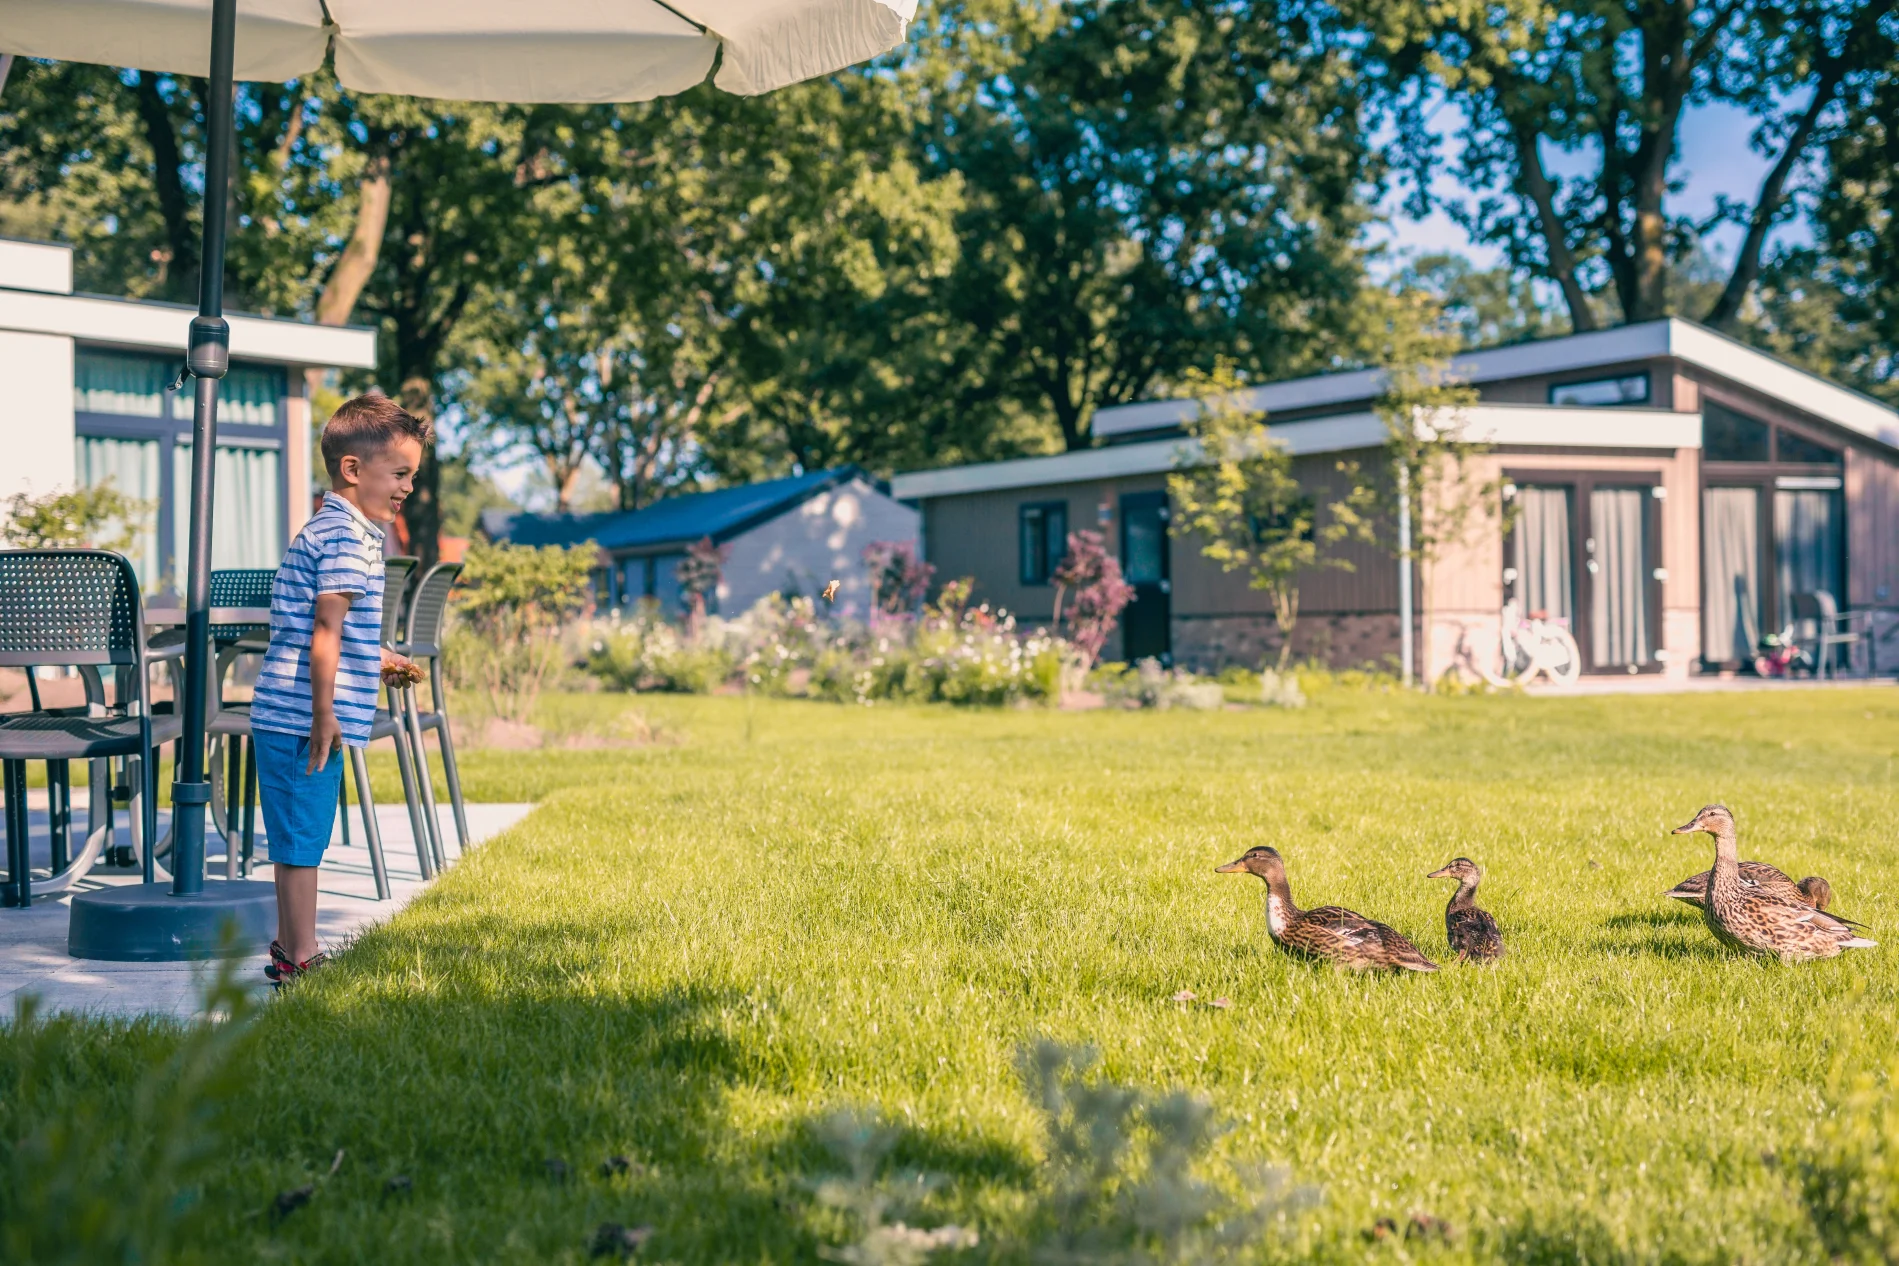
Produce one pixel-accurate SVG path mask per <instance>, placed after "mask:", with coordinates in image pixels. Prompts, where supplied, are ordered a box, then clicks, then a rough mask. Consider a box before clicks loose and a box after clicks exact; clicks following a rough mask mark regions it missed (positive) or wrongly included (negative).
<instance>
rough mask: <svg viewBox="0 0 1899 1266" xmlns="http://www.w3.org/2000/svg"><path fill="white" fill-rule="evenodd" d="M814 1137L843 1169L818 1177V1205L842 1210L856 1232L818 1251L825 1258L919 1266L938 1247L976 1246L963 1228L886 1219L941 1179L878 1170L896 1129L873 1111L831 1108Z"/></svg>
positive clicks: (874, 1265) (858, 1264)
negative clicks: (841, 1242)
mask: <svg viewBox="0 0 1899 1266" xmlns="http://www.w3.org/2000/svg"><path fill="white" fill-rule="evenodd" d="M818 1135H819V1137H820V1138H821V1139H822V1140H823V1142H824V1146H825V1148H826V1149H827V1150H828V1151H829V1152H830V1153H831V1155H832V1157H833V1158H834V1159H835V1160H836V1161H837V1162H838V1163H839V1164H840V1165H842V1166H843V1170H844V1172H842V1173H838V1174H832V1175H830V1176H829V1177H826V1178H824V1179H822V1180H820V1181H819V1183H818V1184H817V1197H818V1203H819V1204H821V1205H824V1206H826V1207H827V1208H831V1209H836V1210H837V1211H838V1212H840V1213H842V1214H843V1215H844V1216H845V1217H846V1218H847V1219H848V1220H849V1221H850V1222H851V1223H852V1225H853V1227H854V1229H855V1231H856V1233H857V1238H856V1239H855V1240H853V1241H852V1242H851V1243H849V1244H846V1245H845V1246H843V1247H842V1248H821V1249H819V1250H818V1253H819V1255H820V1256H821V1257H823V1258H824V1259H825V1260H827V1261H833V1262H844V1263H847V1266H922V1263H924V1262H926V1261H928V1260H929V1259H930V1256H931V1255H932V1254H933V1253H936V1252H939V1251H941V1250H944V1249H960V1248H974V1247H975V1246H976V1233H975V1232H974V1231H971V1230H968V1229H966V1228H964V1227H960V1226H940V1227H936V1228H935V1229H933V1230H924V1229H922V1228H920V1227H913V1226H909V1225H907V1224H905V1223H904V1222H903V1221H901V1220H896V1221H886V1218H887V1217H889V1216H890V1215H892V1214H901V1213H903V1212H904V1211H905V1210H907V1209H909V1208H912V1207H913V1206H915V1204H916V1203H917V1202H918V1201H920V1200H922V1198H923V1197H924V1196H926V1195H928V1194H929V1193H930V1192H931V1191H932V1190H934V1189H935V1188H936V1187H937V1186H938V1185H939V1184H940V1182H941V1180H940V1179H939V1178H937V1177H936V1176H935V1175H931V1174H922V1173H918V1172H916V1171H915V1170H901V1171H898V1172H897V1173H894V1174H885V1173H884V1172H883V1170H884V1163H885V1162H886V1161H887V1160H888V1159H889V1157H890V1152H891V1149H892V1148H894V1147H895V1146H896V1143H897V1131H896V1130H895V1129H893V1128H892V1127H890V1126H889V1125H887V1124H886V1123H885V1122H884V1121H883V1120H882V1119H881V1118H880V1117H878V1116H877V1115H876V1114H875V1113H870V1112H860V1111H855V1110H851V1109H845V1110H842V1111H839V1112H834V1113H832V1114H831V1115H830V1116H828V1117H826V1118H825V1119H824V1121H823V1122H821V1123H820V1124H819V1126H818Z"/></svg>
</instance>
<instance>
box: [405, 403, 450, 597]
mask: <svg viewBox="0 0 1899 1266" xmlns="http://www.w3.org/2000/svg"><path fill="white" fill-rule="evenodd" d="M397 402H398V403H399V404H401V405H402V407H403V408H404V409H407V410H408V411H409V412H410V413H412V414H414V415H415V416H416V417H418V418H420V419H422V420H423V421H424V422H427V423H429V424H430V425H431V426H433V425H434V424H435V382H434V379H433V378H432V376H431V375H430V374H429V373H428V371H426V370H422V369H411V370H405V371H404V372H403V374H402V387H401V391H400V394H399V396H398V397H397ZM402 521H403V523H404V524H405V525H407V527H408V529H409V552H410V553H411V554H414V555H415V556H416V558H417V559H418V560H420V561H418V562H417V564H416V570H417V571H418V572H420V571H426V570H427V569H429V568H430V567H433V566H434V565H435V563H436V560H437V559H439V558H440V557H441V536H442V467H441V464H440V463H439V462H437V461H436V460H435V450H434V449H433V448H432V447H431V448H430V449H429V451H428V452H426V453H424V454H423V456H422V468H421V469H420V470H418V471H416V473H415V491H414V492H412V493H410V494H409V499H408V500H407V501H405V502H403V503H402Z"/></svg>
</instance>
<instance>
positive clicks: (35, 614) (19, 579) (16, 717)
mask: <svg viewBox="0 0 1899 1266" xmlns="http://www.w3.org/2000/svg"><path fill="white" fill-rule="evenodd" d="M147 664H148V661H147V658H146V645H145V625H144V608H143V605H142V603H141V602H140V599H139V589H138V577H137V576H136V575H134V574H133V572H132V565H131V564H130V563H129V562H127V561H126V560H125V558H124V557H123V556H121V555H119V554H113V553H108V552H106V551H104V550H44V549H34V550H4V551H0V667H8V668H25V669H27V670H28V671H29V675H30V673H31V670H33V669H34V668H37V667H40V666H52V665H68V666H75V667H78V668H79V669H80V670H81V673H82V675H84V676H85V677H86V679H87V697H88V704H87V707H86V708H85V709H83V711H82V710H81V709H77V708H65V709H57V710H41V711H36V712H27V713H15V714H12V715H9V716H6V717H4V718H0V766H4V782H5V790H6V800H7V812H6V836H7V880H6V884H5V888H4V900H5V903H6V904H8V905H18V906H26V905H30V904H32V900H33V887H34V880H33V873H32V864H31V859H32V854H31V851H30V848H29V841H28V838H27V830H28V825H29V821H30V820H29V818H28V816H27V808H26V765H27V764H28V763H29V762H32V761H45V762H47V763H48V767H49V769H51V768H52V767H53V766H55V765H57V764H59V763H60V762H67V761H75V760H83V761H88V762H96V763H94V764H92V765H91V770H92V773H93V777H92V779H91V780H90V781H91V782H92V783H93V785H94V787H95V788H97V787H100V786H102V785H103V784H105V783H106V782H108V781H109V779H108V778H107V777H106V776H105V766H106V764H107V763H108V762H110V761H112V760H114V759H121V760H124V761H126V763H127V765H128V769H129V772H130V774H131V778H132V787H133V792H132V805H131V807H132V830H133V836H134V844H135V846H136V847H137V850H138V853H139V856H140V858H141V859H142V862H143V865H144V870H145V881H146V882H147V883H151V882H153V880H154V879H155V878H156V874H155V870H154V865H155V862H154V852H155V850H154V849H153V847H152V845H153V843H154V842H155V840H156V837H157V833H158V808H157V804H158V802H157V795H156V792H157V766H158V762H157V759H156V748H157V747H158V746H159V745H160V744H161V743H168V742H173V741H175V740H176V739H177V738H178V737H179V734H180V732H181V728H182V727H181V725H180V721H179V718H178V717H176V716H154V715H153V714H152V710H151V707H150V700H149V698H148V697H147V691H148V681H147V676H146V669H147ZM106 667H110V668H113V669H115V670H116V675H117V679H118V692H117V693H118V697H117V698H116V699H115V700H114V701H113V704H112V706H111V707H108V706H107V705H106V702H105V698H104V689H103V684H102V682H101V681H100V678H99V669H101V668H106ZM97 804H98V798H97V796H96V795H95V798H94V805H95V807H96V806H97ZM110 812H111V808H110V804H109V803H108V805H107V815H108V820H109V815H110ZM103 834H104V833H103V832H101V831H92V832H89V834H88V838H87V841H86V845H85V847H84V848H82V849H81V850H80V856H79V857H77V858H73V859H69V860H68V861H67V863H66V865H65V867H64V868H63V869H61V868H58V867H55V868H54V870H53V873H52V874H50V875H48V876H47V879H46V881H45V883H44V884H42V885H41V891H42V892H47V891H57V890H58V889H61V888H64V887H67V886H69V885H70V884H71V883H72V881H73V879H74V878H75V877H76V876H77V875H79V874H80V873H82V872H83V871H84V870H85V869H86V868H87V867H89V866H90V864H91V862H92V857H93V854H94V851H95V850H96V848H97V846H98V843H99V841H100V839H101V838H102V837H103Z"/></svg>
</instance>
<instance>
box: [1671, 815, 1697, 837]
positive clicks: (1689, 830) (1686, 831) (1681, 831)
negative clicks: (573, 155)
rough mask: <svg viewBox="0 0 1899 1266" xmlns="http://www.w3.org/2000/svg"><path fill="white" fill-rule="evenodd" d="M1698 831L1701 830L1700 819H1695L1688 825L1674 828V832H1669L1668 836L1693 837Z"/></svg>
mask: <svg viewBox="0 0 1899 1266" xmlns="http://www.w3.org/2000/svg"><path fill="white" fill-rule="evenodd" d="M1700 829H1701V819H1700V818H1696V819H1695V820H1694V821H1693V822H1690V823H1688V824H1687V825H1686V826H1678V827H1676V828H1675V829H1674V830H1672V831H1670V832H1669V834H1670V835H1693V834H1694V833H1695V832H1696V831H1699V830H1700Z"/></svg>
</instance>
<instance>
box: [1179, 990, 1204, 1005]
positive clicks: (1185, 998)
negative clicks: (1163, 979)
mask: <svg viewBox="0 0 1899 1266" xmlns="http://www.w3.org/2000/svg"><path fill="white" fill-rule="evenodd" d="M1199 996H1200V995H1199V994H1197V993H1195V992H1194V991H1193V990H1191V989H1182V990H1181V991H1180V992H1179V993H1177V994H1175V995H1174V1001H1175V1002H1192V1001H1193V1000H1194V999H1196V998H1198V997H1199Z"/></svg>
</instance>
